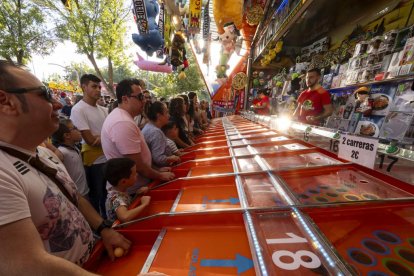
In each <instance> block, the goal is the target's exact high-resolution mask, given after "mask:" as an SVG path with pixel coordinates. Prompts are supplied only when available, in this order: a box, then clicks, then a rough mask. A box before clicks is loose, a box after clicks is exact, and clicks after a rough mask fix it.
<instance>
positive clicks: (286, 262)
mask: <svg viewBox="0 0 414 276" xmlns="http://www.w3.org/2000/svg"><path fill="white" fill-rule="evenodd" d="M253 223H254V226H255V228H256V232H257V236H258V239H259V243H260V247H261V248H262V252H263V258H264V261H265V264H266V266H267V270H268V272H270V275H329V272H328V271H327V268H326V265H325V260H324V257H322V254H320V252H319V250H318V249H317V246H316V244H314V243H313V242H312V240H311V239H310V238H308V236H309V235H308V234H307V233H306V230H305V229H304V228H303V227H302V226H298V218H297V217H296V216H295V215H294V214H293V213H291V212H289V211H281V212H274V213H270V214H258V215H256V216H254V217H253Z"/></svg>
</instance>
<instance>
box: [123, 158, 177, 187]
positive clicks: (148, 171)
mask: <svg viewBox="0 0 414 276" xmlns="http://www.w3.org/2000/svg"><path fill="white" fill-rule="evenodd" d="M125 157H128V158H130V159H132V160H134V161H135V164H136V166H137V172H138V173H139V174H140V175H142V176H144V177H146V178H150V179H160V180H163V181H168V180H172V179H173V178H174V177H175V176H174V174H173V173H172V172H159V171H156V170H154V169H153V168H151V166H149V165H147V164H146V163H145V162H144V161H143V160H142V156H141V153H134V154H125Z"/></svg>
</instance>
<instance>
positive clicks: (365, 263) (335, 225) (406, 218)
mask: <svg viewBox="0 0 414 276" xmlns="http://www.w3.org/2000/svg"><path fill="white" fill-rule="evenodd" d="M310 215H311V217H312V218H313V219H314V221H315V222H316V224H317V225H318V227H319V228H320V229H321V230H322V231H323V233H324V234H325V235H326V237H327V238H328V239H329V240H330V241H331V242H332V244H333V245H334V246H335V248H336V249H337V250H338V252H339V253H340V254H341V255H342V257H343V258H344V259H345V260H346V261H347V262H348V263H349V264H350V265H351V266H352V267H353V268H354V269H355V270H356V274H359V275H414V206H412V205H411V207H383V208H372V209H369V208H364V209H355V210H352V209H350V208H349V209H348V210H347V211H338V210H335V209H331V210H327V211H324V212H315V213H313V212H310ZM327 218H329V219H327Z"/></svg>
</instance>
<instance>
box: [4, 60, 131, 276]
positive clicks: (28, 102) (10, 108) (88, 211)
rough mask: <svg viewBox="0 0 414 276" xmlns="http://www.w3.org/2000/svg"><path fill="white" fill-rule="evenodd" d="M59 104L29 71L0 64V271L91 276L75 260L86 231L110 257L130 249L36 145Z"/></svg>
mask: <svg viewBox="0 0 414 276" xmlns="http://www.w3.org/2000/svg"><path fill="white" fill-rule="evenodd" d="M60 108H62V105H61V104H60V103H59V102H57V101H56V100H54V99H53V98H52V95H51V93H50V91H49V90H48V89H47V88H46V87H45V86H43V84H42V83H41V82H40V81H39V80H38V79H37V78H36V77H35V76H34V75H32V74H30V73H29V72H27V71H25V70H24V69H22V68H19V67H16V66H15V65H13V64H11V63H9V62H7V61H0V118H1V120H0V129H1V130H2V131H1V132H0V163H1V164H2V165H1V166H0V200H1V202H2V204H1V206H0V239H1V241H2V242H1V246H0V258H2V260H3V261H2V262H0V275H29V274H30V275H89V273H88V272H86V271H84V270H83V269H82V268H81V267H79V266H77V265H75V264H78V265H81V264H82V263H84V262H85V261H86V260H87V259H88V257H89V255H90V252H91V250H92V248H93V244H94V238H93V234H92V230H91V229H94V230H95V231H97V232H99V233H100V235H101V237H102V239H103V242H104V245H105V247H106V249H107V251H108V253H109V256H110V257H111V258H112V259H113V258H114V254H113V248H115V247H122V248H124V249H125V250H128V249H129V247H130V241H128V240H126V239H125V238H124V237H123V236H122V235H120V234H119V233H117V232H115V231H113V230H112V229H111V228H107V227H106V226H105V225H103V219H102V218H101V217H100V216H99V214H98V213H97V212H96V211H95V210H94V208H93V207H92V206H91V205H90V203H89V202H88V201H87V200H85V199H84V198H83V197H82V196H81V195H80V194H79V193H78V192H77V191H76V186H75V184H74V183H73V181H72V179H71V178H70V177H69V175H68V174H67V172H66V169H65V168H64V165H63V164H62V163H61V162H60V161H59V159H58V158H57V157H56V156H55V155H54V154H53V153H51V152H50V151H49V150H47V149H46V148H42V147H38V145H39V144H41V143H42V142H43V141H44V140H45V139H46V138H47V137H49V136H50V135H51V134H52V133H53V132H55V131H56V130H57V128H58V126H59V118H58V110H59V109H60ZM39 163H40V164H41V166H43V167H42V168H43V169H41V168H40V167H39V166H40V165H39ZM45 168H48V172H49V173H47V172H46V169H45ZM51 171H52V174H53V176H51V173H50V172H51ZM56 237H58V239H57V238H56Z"/></svg>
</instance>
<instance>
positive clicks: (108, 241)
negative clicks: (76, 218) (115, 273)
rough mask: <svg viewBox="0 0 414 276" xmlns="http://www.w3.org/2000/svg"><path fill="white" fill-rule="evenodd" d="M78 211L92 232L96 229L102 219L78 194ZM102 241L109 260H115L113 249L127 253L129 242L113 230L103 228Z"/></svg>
mask: <svg viewBox="0 0 414 276" xmlns="http://www.w3.org/2000/svg"><path fill="white" fill-rule="evenodd" d="M78 198H79V200H78V209H79V211H80V212H81V213H82V215H83V216H84V217H85V219H86V221H87V222H88V223H89V225H90V226H91V227H92V229H93V230H96V229H98V227H99V225H100V224H101V223H102V222H103V218H102V217H101V216H100V215H99V214H98V213H97V212H96V211H95V209H94V208H93V207H92V205H91V204H90V203H89V201H87V200H86V199H85V198H84V197H83V196H81V195H80V194H79V193H78ZM101 237H102V241H103V243H104V246H105V248H106V251H107V252H108V255H109V258H110V259H111V260H114V259H115V255H114V248H116V247H121V248H123V249H124V250H125V252H128V249H129V247H130V246H131V242H130V241H129V240H127V239H126V238H125V237H124V236H122V235H121V234H119V233H118V232H116V231H115V230H113V229H110V228H104V229H103V230H102V232H101Z"/></svg>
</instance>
